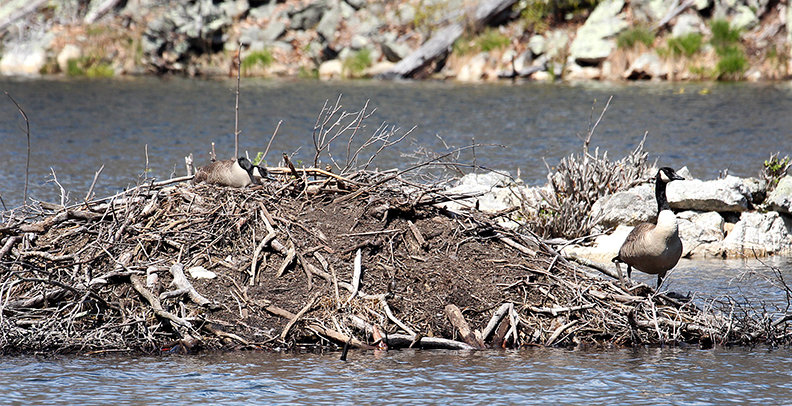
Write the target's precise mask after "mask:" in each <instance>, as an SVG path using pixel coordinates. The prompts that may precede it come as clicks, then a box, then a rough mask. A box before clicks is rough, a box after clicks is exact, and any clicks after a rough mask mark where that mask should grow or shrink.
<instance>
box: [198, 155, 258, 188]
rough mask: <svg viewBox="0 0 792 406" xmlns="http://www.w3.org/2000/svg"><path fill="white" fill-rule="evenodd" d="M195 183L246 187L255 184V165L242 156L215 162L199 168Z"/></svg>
mask: <svg viewBox="0 0 792 406" xmlns="http://www.w3.org/2000/svg"><path fill="white" fill-rule="evenodd" d="M193 182H194V183H199V182H206V183H211V184H214V185H222V186H231V187H240V188H241V187H245V186H247V185H250V184H251V183H253V163H251V162H250V160H249V159H247V158H245V157H243V156H241V157H239V158H238V159H228V160H224V161H215V162H212V163H210V164H209V165H206V166H203V167H201V168H198V171H197V172H196V173H195V177H194V178H193Z"/></svg>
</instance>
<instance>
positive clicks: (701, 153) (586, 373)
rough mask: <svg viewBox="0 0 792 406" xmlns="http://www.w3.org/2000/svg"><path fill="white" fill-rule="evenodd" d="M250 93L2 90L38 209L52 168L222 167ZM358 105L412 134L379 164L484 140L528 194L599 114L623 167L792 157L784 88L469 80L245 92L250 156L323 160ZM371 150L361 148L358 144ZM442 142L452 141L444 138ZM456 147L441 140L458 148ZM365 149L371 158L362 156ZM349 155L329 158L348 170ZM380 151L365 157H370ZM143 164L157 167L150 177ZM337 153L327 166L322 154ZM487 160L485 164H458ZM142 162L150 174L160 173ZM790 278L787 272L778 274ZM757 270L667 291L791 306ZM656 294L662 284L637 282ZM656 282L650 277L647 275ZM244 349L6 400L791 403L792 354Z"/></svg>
mask: <svg viewBox="0 0 792 406" xmlns="http://www.w3.org/2000/svg"><path fill="white" fill-rule="evenodd" d="M234 86H235V81H231V80H185V79H179V78H168V79H158V78H122V79H113V80H93V81H88V80H59V79H39V80H13V79H1V80H0V90H2V91H6V92H8V93H9V94H10V95H12V96H13V97H14V98H15V99H16V100H17V101H18V102H19V103H20V105H22V107H23V109H24V110H25V111H26V113H27V114H28V116H29V118H30V121H31V132H32V137H31V138H32V139H31V142H32V151H31V159H32V166H31V170H30V195H31V196H32V197H33V198H36V199H41V200H45V201H59V200H60V196H61V191H60V189H59V187H58V185H57V184H55V183H54V182H48V181H51V180H54V179H53V176H52V173H53V172H54V174H55V176H56V177H57V181H58V183H59V184H60V185H61V186H63V188H64V190H65V191H66V192H68V193H69V198H70V200H71V201H73V202H74V201H80V200H82V198H83V197H84V196H85V194H86V193H87V191H88V189H89V186H90V184H91V182H92V180H93V177H94V173H95V172H96V171H97V170H99V168H100V167H101V166H102V165H105V167H104V169H103V170H102V172H101V175H100V177H99V181H98V182H97V186H96V188H95V193H96V194H97V195H98V196H106V195H110V194H112V193H115V192H116V191H118V190H120V189H122V188H124V187H126V186H128V185H131V184H134V183H135V182H137V181H138V179H139V177H141V176H148V177H157V178H159V179H164V178H168V177H170V176H171V175H172V174H175V175H183V174H184V172H185V170H184V160H183V159H184V156H186V155H188V154H190V153H192V154H194V156H195V160H196V164H197V165H201V164H202V163H205V162H208V151H209V150H210V148H211V142H215V143H216V150H217V153H218V156H219V157H220V158H230V157H231V156H233V129H234V109H233V106H234V93H233V90H232V89H233V88H234ZM340 94H343V98H342V104H343V105H344V107H345V108H346V109H348V110H356V109H359V108H361V107H362V106H363V105H364V104H365V103H366V101H367V100H369V101H370V102H369V105H370V107H376V108H377V111H376V112H375V113H374V114H373V115H372V116H371V117H370V118H369V119H368V120H367V121H366V123H367V127H366V128H365V129H363V131H362V133H361V134H360V135H365V136H368V135H370V134H371V133H372V131H373V129H375V128H376V127H378V126H379V125H380V123H382V122H387V123H389V124H392V125H395V126H398V127H401V128H402V129H409V128H412V127H413V126H416V129H415V130H414V131H413V132H412V133H411V134H410V136H409V138H408V139H407V140H405V141H404V142H402V143H401V144H399V145H397V146H395V147H393V148H389V149H387V150H385V151H383V152H382V153H381V154H380V155H379V156H378V157H377V159H376V161H375V163H376V165H377V166H378V167H380V168H383V169H386V168H391V167H402V168H403V167H405V166H407V165H409V164H410V163H412V162H414V158H412V157H409V156H408V155H410V154H411V153H412V152H413V151H414V150H415V149H416V148H417V147H418V145H421V146H423V147H425V148H427V149H429V150H432V151H436V152H443V151H445V145H446V144H447V145H449V146H452V147H461V146H464V145H468V144H470V143H472V142H473V139H474V138H475V141H476V142H478V143H487V144H501V145H504V146H506V147H505V148H501V147H486V148H485V147H481V148H477V149H476V157H475V159H476V163H478V164H480V165H485V166H488V167H491V168H495V169H501V170H508V171H511V172H512V174H516V173H517V170H518V169H519V170H520V173H521V176H522V178H523V179H524V180H525V181H526V182H527V183H529V184H539V183H542V182H544V179H545V177H546V173H547V170H546V168H545V164H544V163H543V162H542V158H546V160H547V162H548V164H550V165H553V164H554V163H555V162H557V161H558V159H559V158H560V157H562V156H564V155H567V154H570V153H573V152H577V151H579V150H580V148H581V145H582V143H581V141H580V140H579V139H578V134H580V135H584V134H585V132H586V130H587V127H588V123H589V115H590V114H591V110H592V103H593V102H594V100H596V101H597V103H596V109H595V110H596V112H595V114H594V119H595V120H596V118H597V116H598V113H599V111H601V108H602V107H603V106H604V105H605V102H606V101H607V99H608V97H610V96H611V95H613V96H614V97H613V101H612V102H611V104H610V106H609V107H608V111H607V113H606V114H605V118H604V119H603V121H602V122H601V123H600V125H599V127H598V128H597V131H596V134H595V136H594V139H593V145H594V146H599V147H601V149H602V150H608V151H609V156H610V157H611V159H618V158H620V157H621V156H624V155H625V154H626V153H627V152H628V151H629V150H631V149H632V148H634V147H635V145H636V144H637V143H638V142H639V141H640V139H641V138H642V137H643V134H644V132H646V131H648V132H649V137H648V139H647V144H646V149H647V151H648V152H649V153H650V159H651V160H655V159H657V160H658V163H660V164H662V165H668V166H673V167H681V166H684V165H687V166H688V167H689V168H690V170H691V172H692V173H693V175H694V176H697V177H699V178H703V179H712V178H715V177H716V176H718V173H719V171H721V170H723V169H726V168H728V169H729V171H730V173H732V174H735V175H738V176H755V175H756V173H757V171H758V170H759V169H760V168H761V163H762V161H763V160H764V159H767V157H768V156H769V154H770V153H772V152H776V151H780V152H781V155H782V156H783V155H785V154H792V115H790V114H789V112H790V111H792V86H790V85H789V84H783V83H778V84H759V85H753V84H687V83H685V84H679V83H677V84H625V85H608V84H599V83H594V84H581V85H545V84H523V85H517V86H513V85H510V84H502V85H484V86H473V85H466V86H462V85H455V84H447V83H436V82H419V83H412V82H408V83H380V82H354V83H347V82H338V83H320V82H300V81H296V82H295V81H270V80H245V82H244V83H243V87H242V102H241V107H240V128H241V129H242V130H243V133H242V136H241V150H242V151H249V153H250V154H251V156H254V155H255V153H256V152H258V151H263V150H264V149H265V148H266V144H267V142H268V141H269V137H270V135H271V134H272V132H273V131H274V130H275V127H276V126H277V124H278V122H279V121H281V120H282V121H283V122H282V125H281V127H280V129H279V131H278V136H277V137H276V138H275V140H274V142H273V147H272V149H271V152H270V154H269V155H268V156H267V159H268V162H270V163H275V162H277V161H278V157H279V156H280V153H281V152H288V153H294V152H295V151H296V153H295V158H296V159H297V160H302V161H304V162H306V163H310V162H312V161H313V142H312V137H311V133H312V130H313V126H314V123H315V122H316V119H317V115H318V113H319V111H320V109H321V107H322V105H323V104H324V102H325V100H328V99H329V100H331V101H335V100H336V99H337V98H338V96H339V95H340ZM20 126H22V127H23V128H24V121H22V120H21V116H20V115H19V112H18V111H16V109H15V107H14V106H13V104H12V103H11V102H10V100H7V101H6V102H5V103H4V102H0V145H2V147H0V162H2V163H3V167H2V169H0V197H2V199H3V202H4V203H5V204H6V205H7V206H8V207H15V206H18V205H20V204H21V203H22V195H23V190H24V184H25V183H24V172H25V149H26V145H25V136H24V134H23V133H22V132H21V131H20V129H19V127H20ZM359 139H360V137H359V138H358V140H359ZM441 139H442V140H441ZM444 143H445V144H444ZM356 145H357V144H356ZM345 149H346V144H345V143H339V144H338V145H336V146H335V147H334V148H333V150H332V153H333V156H334V157H335V158H336V159H341V160H343V157H344V155H345ZM366 157H367V155H366V154H364V159H365V158H366ZM147 159H148V164H147ZM322 159H323V160H324V161H325V162H326V161H327V156H326V155H325V156H323V157H322ZM460 160H461V161H464V162H467V163H472V162H473V155H472V153H471V151H466V152H465V153H463V155H462V156H461V157H460ZM146 168H148V169H149V171H148V172H145V170H146ZM768 262H769V264H770V265H773V266H776V267H778V268H779V269H780V270H781V272H782V274H783V275H784V276H785V278H786V279H787V280H790V278H792V275H790V274H792V264H791V263H790V260H789V259H787V258H774V259H770V260H768ZM751 270H754V271H756V272H759V273H761V274H764V275H767V274H769V272H768V270H767V267H766V266H764V265H763V264H761V263H759V262H757V261H743V260H730V261H721V260H707V261H701V260H696V261H690V260H684V259H683V260H682V261H680V264H679V265H678V266H677V268H676V269H675V270H674V271H673V272H672V273H671V274H669V276H668V277H667V279H666V285H665V286H666V287H667V288H668V289H671V290H673V291H676V292H679V293H688V292H691V293H694V294H695V297H696V300H697V301H698V303H700V304H703V305H706V304H708V303H713V302H716V301H718V300H720V299H723V298H724V297H726V296H730V297H734V298H736V299H737V300H738V302H741V303H748V302H750V303H754V304H760V305H761V304H764V305H766V307H767V309H768V310H770V311H772V312H775V313H778V312H782V311H785V310H786V297H785V295H784V294H783V291H782V290H781V289H779V288H778V287H777V286H773V285H772V284H771V283H769V282H767V281H766V280H765V279H763V278H761V277H760V276H758V275H751V274H749V275H748V277H747V278H741V275H742V274H744V273H745V271H751ZM634 276H635V278H636V279H638V280H640V281H643V282H646V283H648V284H650V285H652V284H653V283H654V278H653V277H651V276H649V275H643V274H641V273H638V274H636V275H634ZM644 277H645V279H641V278H644ZM338 356H339V354H337V353H331V354H314V353H308V354H304V353H286V354H281V353H244V354H200V355H197V356H183V357H182V356H172V357H131V356H109V355H108V356H73V357H64V358H47V359H40V358H36V357H5V358H2V361H1V362H0V393H2V395H3V396H0V404H20V405H21V404H25V405H36V404H42V405H43V404H54V403H64V404H75V405H77V404H85V405H90V404H130V405H137V404H151V403H163V404H164V403H168V404H176V405H189V404H219V403H222V404H254V403H259V404H374V403H382V404H396V403H399V404H540V403H541V404H545V403H558V404H589V403H595V404H658V403H660V404H680V405H720V404H757V403H768V404H792V401H790V399H792V383H790V382H792V379H790V372H789V371H790V370H792V364H791V363H790V360H792V352H790V350H787V349H782V350H772V351H771V350H768V349H766V348H755V349H744V348H733V349H730V348H716V349H714V350H706V351H705V350H699V349H695V348H674V347H672V348H652V349H647V348H637V349H609V350H604V351H584V350H578V351H569V350H560V349H544V348H537V349H524V350H521V351H506V352H503V351H480V352H449V351H393V352H388V353H384V354H383V353H373V352H353V353H352V354H351V356H350V361H349V362H346V363H344V362H340V361H338Z"/></svg>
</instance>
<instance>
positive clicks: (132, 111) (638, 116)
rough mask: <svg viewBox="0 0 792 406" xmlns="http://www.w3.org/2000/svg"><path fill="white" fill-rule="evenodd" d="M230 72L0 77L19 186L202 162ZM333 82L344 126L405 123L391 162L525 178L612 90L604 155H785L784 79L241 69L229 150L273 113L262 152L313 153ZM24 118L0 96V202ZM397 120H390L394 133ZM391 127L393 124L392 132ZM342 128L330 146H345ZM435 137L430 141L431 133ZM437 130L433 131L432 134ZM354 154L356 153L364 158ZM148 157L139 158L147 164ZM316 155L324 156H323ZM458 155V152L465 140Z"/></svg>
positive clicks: (733, 168) (790, 100) (788, 136)
mask: <svg viewBox="0 0 792 406" xmlns="http://www.w3.org/2000/svg"><path fill="white" fill-rule="evenodd" d="M235 86H236V81H234V80H186V79H179V78H167V79H158V78H123V79H112V80H109V79H108V80H81V79H74V80H57V79H40V80H12V79H2V81H0V90H2V91H5V92H8V93H9V94H10V95H11V96H13V97H14V98H15V99H16V100H17V102H19V103H20V105H21V106H22V108H23V109H24V110H25V112H26V113H27V115H28V117H29V118H30V123H31V133H32V137H31V144H32V147H31V169H30V185H29V188H30V195H31V196H32V197H34V198H36V199H40V200H46V201H54V202H58V201H60V196H61V190H60V188H59V187H58V185H57V184H56V183H55V182H48V181H52V180H54V179H53V176H52V173H53V171H54V173H55V176H56V178H57V181H58V182H59V183H60V185H62V186H63V188H64V190H65V192H69V193H70V195H69V196H70V198H71V201H73V202H75V201H81V200H82V199H83V198H84V197H85V195H86V193H87V192H88V190H89V187H90V185H91V182H92V181H93V178H94V174H95V172H96V171H98V170H99V169H100V167H101V166H102V165H104V169H103V170H102V172H101V174H100V177H99V180H98V182H97V186H96V188H95V189H94V191H95V192H96V195H97V196H108V195H111V194H113V193H115V192H117V191H119V190H121V189H122V188H124V187H127V186H128V185H132V184H135V183H136V182H137V181H138V180H139V178H140V176H143V175H144V171H145V170H146V168H147V167H148V169H149V172H148V173H146V175H148V176H153V177H157V178H159V179H164V178H168V177H170V176H171V175H172V174H175V175H184V174H185V169H184V157H185V156H187V155H189V154H191V153H192V154H194V157H195V163H196V166H200V165H203V164H205V163H207V162H208V161H209V158H208V152H209V151H210V150H211V143H212V142H215V143H216V151H217V154H218V156H219V157H220V158H221V159H225V158H231V157H233V154H234V152H233V151H234V147H233V146H234V142H233V132H234V92H233V89H234V87H235ZM339 95H343V97H342V99H341V101H342V105H343V107H344V109H346V110H348V111H354V110H358V109H360V108H362V107H363V106H364V104H365V103H366V101H367V100H369V101H370V102H369V108H370V110H371V109H372V108H376V109H377V110H376V112H375V113H374V114H373V115H372V116H371V117H370V118H369V119H367V120H366V121H365V124H366V128H364V129H363V130H362V131H361V132H360V133H359V134H358V135H357V138H356V141H361V140H362V139H364V138H367V137H368V136H370V135H371V134H372V133H373V131H374V129H376V128H377V127H378V126H379V125H380V124H381V123H383V122H385V123H388V124H389V125H395V126H397V127H399V128H401V129H402V131H406V130H409V129H410V128H412V127H414V126H415V127H416V128H415V129H414V130H413V132H412V133H411V134H410V135H409V136H408V138H407V139H405V140H404V141H403V142H401V143H400V144H398V145H396V146H394V147H392V148H388V149H386V150H385V151H383V152H382V153H380V154H379V156H378V157H377V159H376V160H375V161H374V162H375V166H378V167H380V168H382V169H390V168H393V167H400V168H405V167H407V166H408V165H409V164H410V163H412V162H415V159H412V158H408V157H405V155H409V154H411V153H412V152H413V151H415V149H416V148H417V147H418V146H419V145H420V146H423V147H424V148H426V149H428V150H431V151H435V152H441V153H442V152H445V151H446V149H445V145H448V146H450V147H462V146H465V145H469V144H471V143H472V142H473V140H474V139H475V141H476V142H477V143H485V144H498V145H502V146H504V147H498V146H490V147H481V148H477V149H476V157H475V160H476V163H477V164H479V165H484V166H487V167H490V168H494V169H499V170H507V171H510V172H511V173H512V174H514V175H516V174H517V170H518V169H519V170H520V174H521V177H522V178H523V179H524V180H525V181H526V182H527V183H529V184H540V183H544V181H545V179H546V175H547V169H546V167H545V164H544V162H543V161H542V158H546V160H547V162H548V163H549V164H550V165H553V164H554V163H556V162H558V160H559V159H560V158H561V157H563V156H565V155H568V154H571V153H574V152H578V151H580V150H581V147H582V142H581V141H580V139H579V138H578V135H581V136H585V133H586V131H587V128H588V125H589V116H590V115H591V114H592V104H593V103H594V101H595V100H596V107H595V114H594V121H595V120H596V119H597V117H598V115H599V112H600V111H601V109H602V108H603V107H604V106H605V103H606V101H607V100H608V98H609V97H610V96H614V97H613V101H612V102H611V104H610V106H609V107H608V111H607V112H606V114H605V116H604V118H603V120H602V122H601V123H600V125H599V127H598V128H597V130H596V133H595V135H594V138H593V140H592V147H597V146H598V147H600V148H601V150H603V151H605V150H607V151H608V152H609V157H610V158H611V159H618V158H620V157H622V156H624V155H625V154H627V153H628V152H629V151H630V150H631V149H633V148H635V146H636V145H637V144H638V142H640V140H641V139H642V137H643V135H644V133H645V132H648V133H649V136H648V138H647V142H646V150H647V151H648V152H649V153H650V156H649V159H650V160H652V161H654V160H655V159H657V160H658V163H659V164H661V165H663V166H673V167H676V168H679V167H682V166H685V165H687V166H688V168H689V169H690V170H691V172H692V174H693V175H694V176H696V177H699V178H702V179H713V178H715V177H717V176H718V173H719V172H720V171H722V170H724V169H727V168H728V169H729V171H730V173H732V174H735V175H738V176H756V175H757V173H758V171H759V170H760V169H761V166H762V162H763V161H764V160H765V159H767V158H768V157H769V155H770V153H773V152H778V151H780V152H781V156H784V155H785V154H792V115H790V114H789V112H790V111H792V85H790V84H786V83H779V84H761V85H759V84H757V85H754V84H688V83H684V84H654V83H653V84H643V83H639V84H625V85H608V84H600V83H594V84H581V85H547V84H525V85H517V86H513V85H507V84H502V85H481V86H475V85H465V86H463V85H456V84H448V83H437V82H418V83H412V82H409V83H391V82H385V83H382V82H367V81H360V82H334V83H321V82H316V81H309V82H301V81H272V80H253V79H250V80H247V79H246V80H245V81H244V82H243V86H242V100H241V103H240V126H239V127H240V129H241V130H242V134H241V140H240V144H241V146H240V150H241V151H248V152H249V153H250V155H251V157H252V156H255V154H256V152H259V151H264V150H265V149H266V145H267V143H268V142H269V139H270V136H271V135H272V133H273V132H274V131H275V128H276V127H277V124H278V122H279V121H282V125H281V127H280V129H279V130H278V135H277V137H276V138H275V140H274V142H273V144H272V148H271V152H270V153H269V154H268V156H267V157H266V158H267V161H268V162H269V163H270V164H276V163H277V162H278V161H279V159H280V155H281V153H282V152H287V153H294V152H295V151H296V155H295V158H296V160H298V161H303V162H304V163H306V164H309V163H311V162H313V156H314V147H313V139H312V132H313V127H314V124H315V123H316V121H317V116H318V114H319V112H320V110H321V108H322V106H323V104H324V102H325V101H326V100H330V101H331V102H334V101H335V100H337V99H338V97H339ZM20 127H22V128H24V121H23V120H22V119H21V115H20V114H19V112H18V111H17V110H16V108H15V107H14V105H13V104H12V103H11V101H10V100H6V101H4V102H2V101H0V142H2V144H1V145H2V148H0V162H3V163H4V166H3V168H2V170H0V194H1V195H2V198H3V199H4V201H5V203H6V205H7V206H8V207H16V206H19V205H20V204H21V203H22V197H23V192H24V185H25V181H24V174H25V154H26V152H25V151H26V139H25V135H24V134H23V133H22V131H20ZM402 133H403V132H402ZM400 134H401V133H400ZM346 138H347V137H346V136H344V137H342V138H340V139H339V140H338V141H336V144H335V145H334V147H333V148H332V149H331V152H332V153H333V156H334V157H335V158H336V159H339V160H341V161H343V160H344V158H345V157H346ZM441 139H442V141H441ZM444 142H445V144H444ZM367 156H368V154H364V158H365V157H367ZM147 158H148V165H147ZM322 158H323V161H324V162H327V161H328V159H327V156H326V155H325V156H323V157H322ZM459 159H460V161H462V162H465V163H468V164H472V163H473V162H474V158H473V153H472V151H470V150H467V151H465V152H464V153H463V154H462V156H461V157H460V158H459Z"/></svg>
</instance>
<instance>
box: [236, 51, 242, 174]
mask: <svg viewBox="0 0 792 406" xmlns="http://www.w3.org/2000/svg"><path fill="white" fill-rule="evenodd" d="M241 58H242V43H241V42H237V66H238V68H237V87H236V106H235V108H234V159H237V157H238V156H239V132H240V131H239V82H240V78H241V72H242V62H241Z"/></svg>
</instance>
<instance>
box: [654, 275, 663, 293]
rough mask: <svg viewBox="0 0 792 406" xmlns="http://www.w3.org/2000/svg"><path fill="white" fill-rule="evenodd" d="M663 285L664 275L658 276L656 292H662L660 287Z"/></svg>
mask: <svg viewBox="0 0 792 406" xmlns="http://www.w3.org/2000/svg"><path fill="white" fill-rule="evenodd" d="M662 284H663V275H659V274H658V275H657V286H655V291H659V290H660V285H662Z"/></svg>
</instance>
